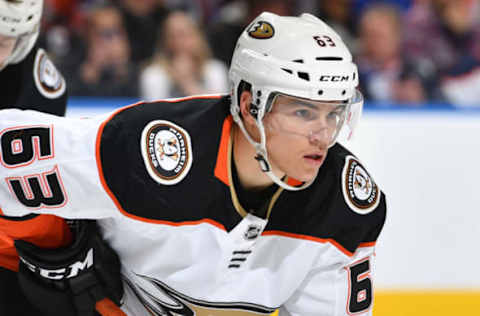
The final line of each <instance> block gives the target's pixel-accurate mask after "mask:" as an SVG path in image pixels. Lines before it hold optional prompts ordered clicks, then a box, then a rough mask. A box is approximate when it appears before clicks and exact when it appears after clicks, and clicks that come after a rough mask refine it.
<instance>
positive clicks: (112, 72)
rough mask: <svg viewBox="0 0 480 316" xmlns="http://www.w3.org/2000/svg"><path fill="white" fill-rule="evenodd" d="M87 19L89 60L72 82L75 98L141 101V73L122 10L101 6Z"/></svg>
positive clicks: (95, 8) (79, 69)
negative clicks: (126, 31) (87, 97)
mask: <svg viewBox="0 0 480 316" xmlns="http://www.w3.org/2000/svg"><path fill="white" fill-rule="evenodd" d="M87 19H88V20H87V22H88V24H87V32H86V59H85V60H84V61H83V62H82V63H81V65H80V66H79V68H78V69H77V71H76V72H75V73H74V74H73V77H72V78H70V79H71V80H70V83H71V85H70V86H71V93H72V95H76V96H109V97H137V96H138V84H137V79H138V71H137V68H136V67H135V65H133V63H132V62H131V60H130V46H129V42H128V38H127V35H126V33H125V28H124V25H123V20H122V15H121V14H120V12H119V10H118V9H117V8H116V7H114V6H111V5H107V4H105V5H98V6H95V7H93V8H92V9H91V11H90V13H89V15H88V17H87Z"/></svg>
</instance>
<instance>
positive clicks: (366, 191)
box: [341, 155, 380, 215]
mask: <svg viewBox="0 0 480 316" xmlns="http://www.w3.org/2000/svg"><path fill="white" fill-rule="evenodd" d="M341 177H342V182H341V185H342V192H343V197H344V198H345V202H346V203H347V205H348V206H349V207H350V209H351V210H352V211H354V212H355V213H357V214H360V215H366V214H368V213H370V212H372V211H373V210H375V209H376V207H377V206H378V204H379V202H380V190H379V188H378V186H377V184H376V183H375V181H374V180H373V178H372V177H371V176H370V174H369V173H368V172H367V170H366V169H365V167H364V166H363V165H362V164H361V163H360V161H359V160H358V159H357V158H355V157H354V156H352V155H347V156H346V157H345V164H344V166H343V170H342V175H341Z"/></svg>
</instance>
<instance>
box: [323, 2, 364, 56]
mask: <svg viewBox="0 0 480 316" xmlns="http://www.w3.org/2000/svg"><path fill="white" fill-rule="evenodd" d="M353 2H354V0H336V1H319V2H318V10H317V15H318V16H319V17H320V18H322V19H323V20H324V21H325V22H326V23H327V24H328V25H330V26H331V27H332V28H333V29H334V30H335V31H336V32H337V33H338V34H339V35H340V36H341V37H342V38H343V39H344V41H345V44H347V46H348V48H349V49H350V50H351V51H352V54H354V55H355V54H356V52H357V44H356V42H357V41H356V30H355V27H356V23H355V22H356V18H355V16H354V14H353V13H354V12H353Z"/></svg>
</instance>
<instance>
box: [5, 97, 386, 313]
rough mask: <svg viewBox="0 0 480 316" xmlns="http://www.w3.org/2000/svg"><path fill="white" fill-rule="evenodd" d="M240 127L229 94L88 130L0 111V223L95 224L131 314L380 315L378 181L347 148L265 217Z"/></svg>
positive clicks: (271, 205)
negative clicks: (248, 173)
mask: <svg viewBox="0 0 480 316" xmlns="http://www.w3.org/2000/svg"><path fill="white" fill-rule="evenodd" d="M231 127H232V119H231V116H230V115H229V98H228V97H220V96H219V97H206V96H204V97H192V98H186V99H180V100H175V101H161V102H160V101H159V102H151V103H138V104H135V105H132V106H128V107H125V108H122V109H120V110H118V111H116V112H115V113H113V114H111V115H109V116H101V117H96V118H90V119H72V118H60V117H54V116H50V115H47V114H42V113H38V112H34V111H20V110H3V111H0V142H1V152H0V153H1V156H0V162H1V165H0V177H1V180H2V181H0V210H1V214H3V215H7V216H22V215H25V214H28V213H49V214H55V215H58V216H61V217H65V218H89V219H97V220H98V223H99V225H100V227H101V229H102V233H103V236H104V238H105V239H106V240H107V241H108V243H109V244H110V245H111V246H112V248H113V249H114V250H115V251H116V252H117V253H118V255H119V257H120V259H121V261H122V273H123V276H124V281H125V290H126V292H125V296H124V300H123V305H122V309H123V310H124V311H125V312H126V313H127V314H128V315H212V316H213V315H214V316H217V315H218V316H220V315H268V314H271V313H273V312H274V311H275V310H276V309H279V312H280V315H302V316H309V315H311V316H313V315H315V316H339V315H370V314H371V309H372V304H373V285H372V277H371V273H372V270H373V257H374V245H375V242H376V239H377V237H378V235H379V233H380V231H381V229H382V227H383V223H384V220H385V212H386V206H385V196H384V194H383V193H382V192H381V191H380V190H379V188H378V186H377V185H376V183H375V182H374V181H373V179H372V177H371V176H370V175H369V174H368V172H367V171H366V169H365V168H364V167H363V166H362V164H361V163H360V162H359V160H358V159H357V158H355V157H354V156H353V155H352V154H351V153H349V152H348V151H347V150H346V149H345V148H343V147H342V146H340V145H338V144H337V145H335V146H334V147H332V148H331V149H330V151H329V154H328V156H327V158H326V160H325V162H324V165H323V166H322V167H321V169H320V172H319V174H318V177H317V179H316V180H315V182H314V183H313V184H312V185H311V186H310V187H309V188H307V189H305V190H301V191H298V192H291V191H285V190H283V189H281V188H278V189H276V191H274V193H273V196H272V197H271V199H269V200H268V201H266V202H267V203H265V205H264V206H265V210H264V211H265V212H264V214H265V216H264V217H260V216H255V215H253V214H256V212H255V210H251V211H249V212H247V211H246V209H245V208H246V207H245V205H244V204H243V200H242V198H241V197H240V195H239V194H238V191H239V190H238V188H236V181H235V172H236V171H235V170H234V168H232V157H231V155H232V150H231V139H230V135H231ZM232 169H233V171H232ZM288 181H290V183H292V184H293V183H295V180H293V179H291V180H288Z"/></svg>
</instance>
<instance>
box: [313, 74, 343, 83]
mask: <svg viewBox="0 0 480 316" xmlns="http://www.w3.org/2000/svg"><path fill="white" fill-rule="evenodd" d="M348 79H350V76H329V75H323V76H320V81H331V82H344V81H348Z"/></svg>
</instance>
